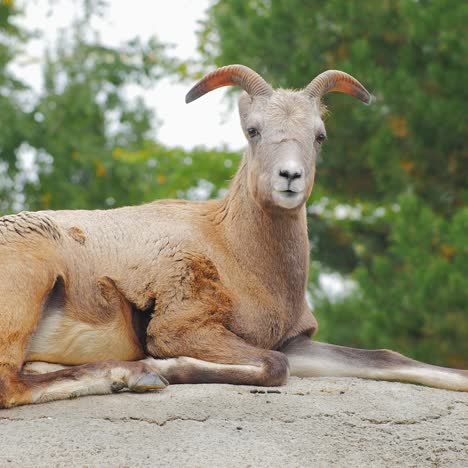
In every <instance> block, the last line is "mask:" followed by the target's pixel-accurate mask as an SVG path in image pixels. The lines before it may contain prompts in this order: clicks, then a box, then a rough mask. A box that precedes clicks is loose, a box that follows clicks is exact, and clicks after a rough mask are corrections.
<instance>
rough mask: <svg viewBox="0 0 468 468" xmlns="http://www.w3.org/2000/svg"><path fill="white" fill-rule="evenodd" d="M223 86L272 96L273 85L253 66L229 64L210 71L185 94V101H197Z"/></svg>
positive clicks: (252, 94)
mask: <svg viewBox="0 0 468 468" xmlns="http://www.w3.org/2000/svg"><path fill="white" fill-rule="evenodd" d="M223 86H240V87H241V88H242V89H243V90H244V91H246V92H247V93H249V94H250V96H270V95H271V93H272V92H273V89H272V87H271V86H270V85H269V84H268V83H267V82H266V81H265V80H264V79H263V78H262V77H261V76H260V75H259V74H258V73H256V72H254V71H253V70H252V69H251V68H249V67H246V66H244V65H228V66H226V67H222V68H218V69H217V70H215V71H213V72H211V73H208V75H206V76H205V77H204V78H202V79H201V80H200V81H199V82H198V83H197V84H196V85H195V86H194V87H193V88H192V89H191V90H190V91H189V92H188V93H187V95H186V96H185V102H186V103H187V104H188V103H189V102H192V101H195V99H198V98H199V97H201V96H203V95H204V94H206V93H208V92H210V91H212V90H214V89H217V88H221V87H223Z"/></svg>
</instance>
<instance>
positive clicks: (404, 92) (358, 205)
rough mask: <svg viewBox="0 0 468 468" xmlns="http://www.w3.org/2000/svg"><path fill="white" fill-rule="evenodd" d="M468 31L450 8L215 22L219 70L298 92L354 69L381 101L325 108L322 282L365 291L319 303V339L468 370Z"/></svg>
mask: <svg viewBox="0 0 468 468" xmlns="http://www.w3.org/2000/svg"><path fill="white" fill-rule="evenodd" d="M467 22H468V7H467V5H466V4H465V3H464V2H448V3H447V1H446V0H431V1H429V0H427V1H418V2H416V1H413V0H396V1H391V2H390V1H382V2H374V1H371V0H368V1H362V2H343V1H341V0H329V1H327V2H322V1H318V0H311V1H308V2H303V1H300V0H252V1H249V2H242V1H239V0H222V1H217V2H215V3H214V4H213V5H212V6H211V8H210V9H209V10H208V16H207V19H206V20H205V21H204V22H203V23H202V26H201V30H200V32H199V43H200V51H201V52H202V54H203V57H204V61H205V62H204V66H205V67H206V66H208V65H209V66H213V65H216V66H222V65H226V64H229V63H243V64H245V65H248V66H250V67H252V68H253V69H255V70H256V71H258V72H259V73H260V74H262V75H263V76H264V77H265V78H266V79H267V80H268V81H270V82H271V83H272V84H273V85H276V86H283V87H297V88H302V87H303V86H305V85H306V84H307V83H308V82H309V81H310V80H311V79H312V78H313V77H315V76H316V75H317V74H318V73H320V72H322V71H324V70H326V69H341V70H344V71H347V72H348V73H350V74H352V75H354V76H355V77H356V78H358V79H359V80H360V81H362V82H363V84H364V85H365V86H366V87H367V88H368V89H369V90H370V91H371V92H373V93H374V94H375V96H376V100H375V103H374V104H373V105H372V106H370V107H365V106H362V105H360V104H359V103H357V102H352V101H351V100H350V99H349V98H348V97H344V96H343V95H338V94H334V95H333V94H332V95H329V96H327V97H326V98H325V100H326V102H327V104H328V105H329V108H330V110H331V115H330V116H329V118H328V119H327V128H328V135H329V142H328V144H327V145H326V146H325V148H324V151H323V154H322V157H321V160H320V161H319V163H318V176H317V182H316V189H315V192H314V195H313V197H312V201H314V200H315V201H316V203H315V204H313V205H312V206H311V207H310V208H309V211H310V217H309V228H310V233H311V241H312V258H313V259H315V260H316V261H317V262H319V263H318V264H313V268H314V271H313V273H314V274H313V275H312V277H313V278H316V279H317V278H318V275H317V271H318V270H320V271H323V270H325V271H326V270H327V269H328V270H329V271H340V272H341V273H343V274H350V275H351V277H352V278H353V279H354V280H355V281H356V282H357V286H358V287H357V288H356V289H355V290H354V292H353V293H352V294H351V296H349V297H348V298H346V299H344V300H340V301H337V300H332V301H330V300H328V299H327V298H326V297H324V296H323V295H321V294H318V295H317V296H315V308H316V312H317V315H318V317H319V320H320V321H321V322H322V323H323V331H322V332H321V335H320V336H319V338H327V339H329V340H330V341H335V342H340V343H341V344H352V345H357V346H388V347H393V348H398V349H399V350H400V351H402V352H405V353H407V354H410V355H412V356H415V357H418V358H421V359H428V360H431V361H433V362H438V363H448V364H452V365H465V366H466V365H468V300H467V299H468V298H467V295H466V289H468V288H466V266H464V265H463V263H466V247H465V246H464V243H465V244H466V239H467V234H466V233H467V232H468V231H467V230H466V228H467V225H466V208H464V207H465V206H466V204H467V202H468V190H467V183H466V181H467V179H468V153H467V151H466V144H465V140H466V136H467V123H466V122H467V120H466V102H467V97H468V96H467V95H468V89H467V88H466V87H465V86H463V85H462V83H465V82H467V81H468V67H467V55H466V50H467V45H468V44H467V29H466V24H467ZM405 193H406V194H407V195H403V194H405ZM401 197H403V198H401ZM317 200H318V202H317ZM398 210H399V211H398ZM464 223H465V224H464ZM463 226H464V229H463ZM409 239H411V240H409ZM456 246H458V247H456ZM449 253H450V254H449ZM317 265H318V266H317ZM317 269H318V270H317ZM315 270H317V271H315ZM463 278H464V279H465V281H464V283H465V287H464V288H463V286H462V283H463V281H462V279H463ZM312 288H313V289H314V290H315V291H316V292H318V291H317V286H316V285H315V286H314V285H313V286H312Z"/></svg>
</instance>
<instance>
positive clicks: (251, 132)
mask: <svg viewBox="0 0 468 468" xmlns="http://www.w3.org/2000/svg"><path fill="white" fill-rule="evenodd" d="M247 133H248V134H249V137H250V138H254V137H256V136H257V135H260V134H259V133H258V130H257V129H256V128H253V127H250V128H248V129H247Z"/></svg>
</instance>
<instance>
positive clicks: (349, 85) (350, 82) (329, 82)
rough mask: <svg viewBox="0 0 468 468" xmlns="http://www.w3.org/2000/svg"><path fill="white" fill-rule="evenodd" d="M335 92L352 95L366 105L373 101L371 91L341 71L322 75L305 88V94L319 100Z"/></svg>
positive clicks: (327, 72) (328, 71)
mask: <svg viewBox="0 0 468 468" xmlns="http://www.w3.org/2000/svg"><path fill="white" fill-rule="evenodd" d="M333 91H336V92H338V93H345V94H350V95H351V96H354V97H356V98H358V99H360V100H361V101H362V102H364V103H366V104H370V103H371V101H372V96H371V94H370V93H369V91H367V89H366V88H364V86H362V84H361V83H359V81H358V80H356V78H353V77H352V76H351V75H348V74H347V73H345V72H342V71H339V70H327V71H325V72H323V73H320V75H318V76H316V77H315V78H314V79H313V80H312V81H311V82H310V83H309V84H308V85H307V87H306V88H304V93H305V94H307V95H308V96H310V97H312V98H319V97H322V96H323V95H325V94H327V93H330V92H333Z"/></svg>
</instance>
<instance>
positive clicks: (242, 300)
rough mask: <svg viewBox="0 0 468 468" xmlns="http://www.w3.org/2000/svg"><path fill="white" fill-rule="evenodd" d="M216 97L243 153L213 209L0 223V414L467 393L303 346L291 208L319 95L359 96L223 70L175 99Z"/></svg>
mask: <svg viewBox="0 0 468 468" xmlns="http://www.w3.org/2000/svg"><path fill="white" fill-rule="evenodd" d="M228 85H238V86H240V87H241V88H243V90H244V92H243V93H242V95H241V97H240V100H239V109H240V120H241V125H242V129H243V131H244V133H245V136H246V138H247V141H248V149H247V151H246V152H245V154H244V157H243V159H242V161H241V163H240V167H239V169H238V171H237V174H236V176H235V177H234V179H233V181H232V183H231V186H230V190H229V192H228V193H227V195H226V197H225V198H224V199H222V200H209V201H205V202H189V201H183V200H161V201H155V202H153V203H149V204H146V205H142V206H137V207H124V208H118V209H112V210H107V211H100V210H97V211H43V212H36V213H32V212H22V213H19V214H17V215H10V216H5V217H3V218H0V298H1V299H0V407H3V408H6V407H12V406H16V405H22V404H29V403H39V402H45V401H50V400H57V399H65V398H71V397H76V396H80V395H89V394H108V393H111V392H117V391H120V390H122V389H129V390H130V391H134V392H144V391H149V390H156V389H162V388H164V387H165V386H166V385H167V384H168V383H210V382H223V383H231V384H248V385H264V386H276V385H282V384H284V383H285V382H286V380H287V378H288V375H289V374H292V375H295V376H301V377H313V376H354V377H362V378H370V379H382V380H401V381H408V382H415V383H420V384H425V385H431V386H435V387H439V388H445V389H452V390H463V391H468V372H467V371H463V370H454V369H447V368H442V367H437V366H432V365H429V364H423V363H420V362H417V361H414V360H412V359H409V358H406V357H404V356H402V355H400V354H398V353H395V352H393V351H388V350H374V351H373V350H360V349H353V348H346V347H340V346H334V345H329V344H322V343H318V342H314V341H312V340H311V337H312V336H313V335H314V333H315V331H316V330H317V322H316V320H315V318H314V316H313V315H312V312H311V311H310V309H309V307H308V306H307V303H306V300H305V292H306V285H307V274H308V267H309V242H308V235H307V224H306V209H305V202H306V200H307V199H308V198H309V195H310V193H311V191H312V187H313V183H314V177H315V161H316V158H317V155H318V153H319V151H320V146H321V144H322V142H323V141H324V140H325V138H326V131H325V127H324V124H323V121H322V119H321V113H322V112H323V107H322V105H321V97H322V96H323V95H324V94H326V93H328V92H331V91H337V92H342V93H346V94H350V95H352V96H355V97H357V98H359V99H360V100H361V101H364V102H365V103H368V102H369V101H370V95H369V93H368V92H367V90H366V89H365V88H364V87H363V86H362V85H361V84H360V83H359V82H358V81H357V80H356V79H355V78H353V77H351V76H350V75H348V74H346V73H343V72H340V71H334V70H330V71H326V72H324V73H322V74H320V75H318V76H317V77H316V78H315V79H314V80H312V81H311V83H310V84H309V85H308V86H307V87H306V88H305V89H304V90H302V91H291V90H284V89H278V90H274V89H273V88H272V87H271V86H270V85H269V84H268V83H267V82H266V81H265V80H264V79H263V78H262V77H260V75H258V74H257V73H255V72H254V71H253V70H251V69H249V68H247V67H245V66H242V65H230V66H227V67H223V68H220V69H218V70H216V71H214V72H212V73H210V74H208V75H207V76H205V77H204V78H203V79H202V80H201V81H200V82H199V83H197V84H196V85H195V86H194V87H193V88H192V89H191V91H190V92H189V93H188V95H187V97H186V102H187V103H188V102H191V101H193V100H195V99H197V98H199V97H201V96H202V95H203V94H205V93H207V92H209V91H211V90H213V89H215V88H219V87H222V86H228ZM25 363H26V364H25Z"/></svg>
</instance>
